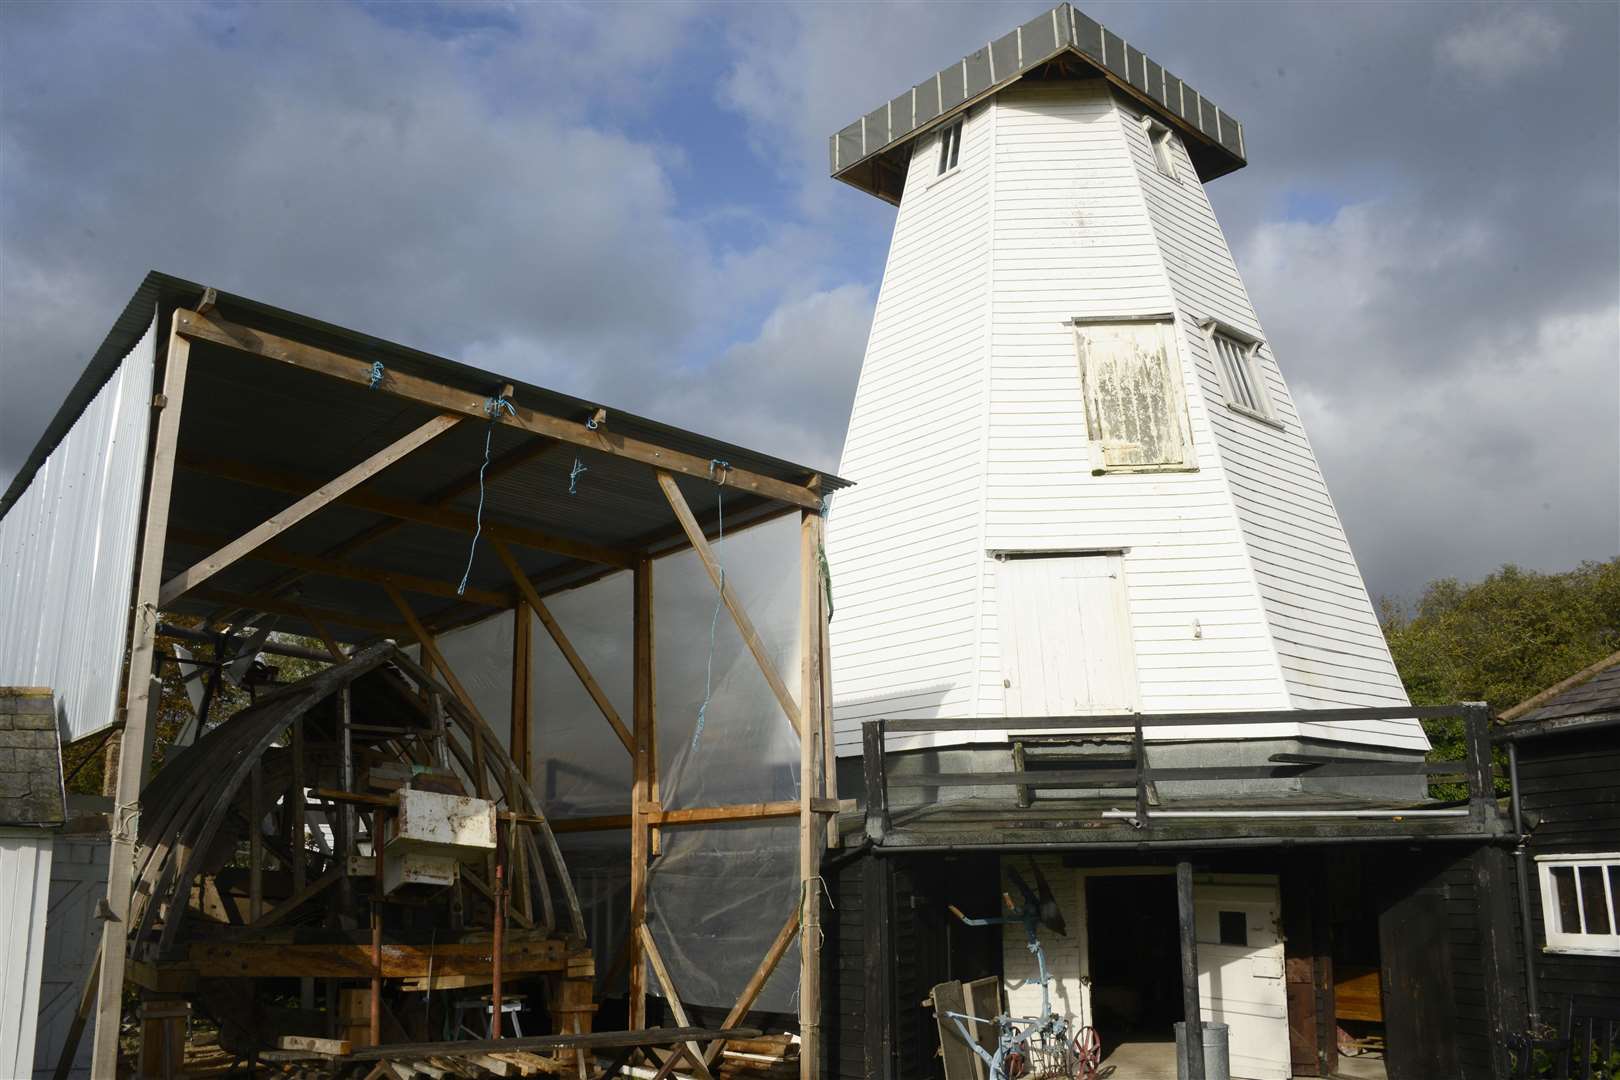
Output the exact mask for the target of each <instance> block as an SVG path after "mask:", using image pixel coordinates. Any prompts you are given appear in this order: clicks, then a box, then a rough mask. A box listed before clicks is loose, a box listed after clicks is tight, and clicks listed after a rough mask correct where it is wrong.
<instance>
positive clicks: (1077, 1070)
mask: <svg viewBox="0 0 1620 1080" xmlns="http://www.w3.org/2000/svg"><path fill="white" fill-rule="evenodd" d="M1030 869H1031V870H1032V871H1034V874H1035V885H1036V887H1035V888H1034V889H1032V888H1030V887H1029V883H1028V882H1026V881H1025V880H1024V878H1023V875H1021V874H1019V872H1018V870H1017V868H1016V867H1012V866H1009V867H1007V875H1008V877H1010V878H1011V879H1012V883H1013V885H1015V886H1016V887H1017V888H1018V891H1019V892H1020V893H1022V894H1023V897H1024V902H1023V904H1022V905H1020V906H1015V905H1014V904H1013V900H1012V897H1011V896H1010V895H1007V894H1005V893H1004V894H1003V895H1002V899H1003V900H1004V901H1005V902H1006V905H1007V908H1008V910H1009V911H1012V912H1015V914H1013V915H1007V916H999V917H992V918H984V919H975V918H970V917H968V916H967V915H964V914H962V912H961V910H960V909H959V908H957V907H955V906H954V905H953V906H952V907H951V908H950V911H951V914H953V915H955V916H956V917H957V918H958V919H961V920H962V922H964V923H966V924H967V925H968V926H1004V925H1008V924H1012V923H1022V924H1023V926H1024V936H1025V937H1026V938H1027V940H1028V947H1029V951H1030V954H1031V955H1032V956H1034V957H1035V968H1036V971H1037V972H1038V973H1039V978H1040V980H1041V1015H1039V1016H1012V1015H1010V1014H1009V1013H1006V1012H1003V1013H1001V1014H1000V1015H999V1016H997V1017H995V1018H994V1019H986V1018H984V1017H979V1016H970V1015H968V1014H967V1013H958V1012H947V1013H946V1014H945V1015H946V1016H948V1017H950V1019H951V1022H952V1023H953V1024H955V1025H956V1029H957V1031H959V1032H960V1033H961V1035H962V1041H964V1042H965V1043H967V1044H968V1046H970V1047H972V1049H973V1052H974V1053H975V1054H977V1055H978V1056H979V1058H980V1059H981V1060H983V1061H984V1063H985V1064H986V1065H987V1066H988V1067H989V1069H990V1080H1058V1078H1062V1080H1097V1077H1098V1073H1099V1069H1100V1067H1101V1064H1102V1043H1101V1040H1100V1039H1099V1038H1098V1036H1097V1030H1096V1029H1095V1028H1093V1027H1091V1026H1089V1025H1086V1024H1081V1025H1080V1026H1078V1027H1072V1026H1071V1025H1070V1023H1069V1018H1068V1017H1067V1016H1059V1015H1057V1014H1055V1013H1053V1012H1052V992H1051V979H1052V976H1051V974H1050V973H1049V972H1048V971H1047V970H1046V950H1044V949H1042V948H1041V939H1040V934H1039V929H1040V927H1042V926H1045V927H1046V928H1047V929H1049V930H1052V931H1054V932H1055V933H1058V934H1066V933H1068V927H1067V925H1066V924H1065V923H1064V921H1063V912H1062V910H1061V909H1060V908H1059V907H1058V904H1057V899H1056V898H1055V897H1054V896H1053V895H1052V889H1051V887H1050V886H1049V885H1048V884H1047V883H1046V877H1045V875H1044V874H1042V873H1041V869H1040V867H1039V866H1036V865H1034V863H1031V865H1030ZM968 1021H972V1022H973V1023H977V1024H994V1025H995V1028H996V1049H995V1051H994V1052H991V1051H988V1050H986V1049H985V1048H984V1047H983V1046H980V1045H979V1041H978V1040H977V1039H975V1038H974V1037H973V1036H972V1035H971V1034H970V1033H969V1031H968V1028H967V1022H968Z"/></svg>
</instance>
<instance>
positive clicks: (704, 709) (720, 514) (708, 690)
mask: <svg viewBox="0 0 1620 1080" xmlns="http://www.w3.org/2000/svg"><path fill="white" fill-rule="evenodd" d="M730 469H731V463H730V462H729V461H721V460H720V459H719V458H712V459H710V461H709V479H710V480H714V481H715V484H716V485H718V486H717V487H716V489H715V492H714V513H715V519H716V521H717V522H718V525H717V527H716V529H715V536H714V539H715V543H719V542H720V541H721V540H724V539H725V538H726V492H725V487H726V472H727V471H729V470H730ZM716 471H719V472H720V478H719V479H718V480H715V472H716ZM725 595H726V568H725V566H724V565H721V567H720V585H719V587H718V588H716V589H715V591H714V615H713V617H712V618H710V619H709V667H708V671H707V673H706V674H705V675H704V676H703V704H702V705H699V706H698V715H697V728H696V729H695V730H694V731H693V732H692V751H693V753H696V752H697V748H698V740H700V739H702V738H703V722H704V720H705V719H706V717H707V714H708V711H709V700H710V698H711V697H712V696H713V693H714V635H715V631H716V630H718V629H719V627H720V604H721V602H722V601H723V600H724V599H725Z"/></svg>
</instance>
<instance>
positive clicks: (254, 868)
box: [248, 761, 264, 922]
mask: <svg viewBox="0 0 1620 1080" xmlns="http://www.w3.org/2000/svg"><path fill="white" fill-rule="evenodd" d="M263 915H264V764H263V762H262V761H255V762H254V763H253V768H252V769H251V770H250V771H249V772H248V919H249V920H250V921H252V922H258V921H259V919H260V917H261V916H263Z"/></svg>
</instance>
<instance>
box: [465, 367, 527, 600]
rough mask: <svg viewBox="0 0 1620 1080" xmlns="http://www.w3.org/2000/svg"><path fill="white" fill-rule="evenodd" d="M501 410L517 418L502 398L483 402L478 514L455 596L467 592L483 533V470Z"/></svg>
mask: <svg viewBox="0 0 1620 1080" xmlns="http://www.w3.org/2000/svg"><path fill="white" fill-rule="evenodd" d="M502 409H505V410H506V411H507V413H508V414H509V415H510V416H513V417H516V416H517V410H516V409H514V408H512V403H511V402H510V401H507V400H506V399H505V398H504V397H500V396H499V395H497V396H495V397H492V398H490V399H489V400H488V401H486V402H484V411H485V412H487V413H489V426H488V427H487V428H485V429H484V463H483V464H482V465H480V466H479V467H478V513H477V514H476V515H475V516H474V518H473V538H472V544H471V545H469V546H468V548H467V569H465V570H463V571H462V572H461V584H460V585H457V586H456V595H457V596H461V595H462V594H463V593H465V592H466V591H467V579H468V578H469V577H471V576H472V566H473V556H474V555H476V554H477V553H478V538H479V536H481V535H483V532H484V470H485V469H487V468H489V444H490V439H491V438H493V437H494V435H495V422H496V421H497V420H499V419H500V418H501V410H502Z"/></svg>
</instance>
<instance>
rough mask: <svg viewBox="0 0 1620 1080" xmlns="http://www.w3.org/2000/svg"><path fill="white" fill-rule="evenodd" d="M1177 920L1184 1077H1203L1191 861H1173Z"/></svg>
mask: <svg viewBox="0 0 1620 1080" xmlns="http://www.w3.org/2000/svg"><path fill="white" fill-rule="evenodd" d="M1176 921H1177V924H1178V926H1179V928H1180V931H1181V1015H1182V1018H1183V1020H1184V1021H1185V1022H1186V1026H1187V1031H1186V1038H1187V1078H1188V1080H1205V1073H1204V1013H1203V1010H1202V1009H1201V1008H1200V1007H1199V1004H1198V923H1197V921H1196V919H1195V918H1194V916H1193V879H1192V863H1190V862H1188V861H1187V860H1186V859H1182V860H1181V861H1180V862H1177V863H1176Z"/></svg>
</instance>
